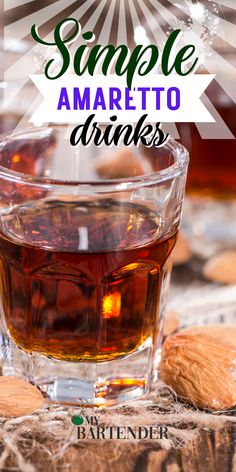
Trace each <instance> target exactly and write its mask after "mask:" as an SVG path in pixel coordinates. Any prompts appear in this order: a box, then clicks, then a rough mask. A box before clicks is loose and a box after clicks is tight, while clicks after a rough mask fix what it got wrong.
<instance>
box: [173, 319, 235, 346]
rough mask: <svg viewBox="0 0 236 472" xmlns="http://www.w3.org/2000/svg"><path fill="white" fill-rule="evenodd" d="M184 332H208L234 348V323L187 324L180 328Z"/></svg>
mask: <svg viewBox="0 0 236 472" xmlns="http://www.w3.org/2000/svg"><path fill="white" fill-rule="evenodd" d="M181 333H185V334H197V333H199V334H208V335H209V336H211V337H212V338H215V339H217V340H218V341H220V342H223V343H224V344H230V345H231V346H234V348H235V349H236V325H229V324H224V323H217V324H209V325H204V326H189V327H188V328H185V329H183V330H181Z"/></svg>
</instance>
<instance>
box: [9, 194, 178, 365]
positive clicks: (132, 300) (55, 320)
mask: <svg viewBox="0 0 236 472" xmlns="http://www.w3.org/2000/svg"><path fill="white" fill-rule="evenodd" d="M1 223H2V230H3V232H2V234H1V237H0V261H1V278H2V282H1V297H2V303H3V310H4V313H5V318H6V324H7V328H8V330H9V332H10V335H11V337H12V338H13V340H14V341H15V342H16V344H17V345H18V346H20V347H21V348H22V349H24V350H26V351H29V352H32V351H34V352H38V353H40V354H43V355H46V356H49V357H52V358H55V359H63V360H70V361H107V360H111V359H114V358H118V357H122V356H125V355H127V354H129V353H131V352H133V351H135V350H136V349H137V348H139V347H140V346H141V345H143V343H144V342H145V341H146V340H147V339H148V338H150V337H151V338H153V336H155V335H157V331H158V320H157V318H158V304H159V298H160V288H161V281H162V276H163V268H164V265H165V263H166V261H167V259H168V256H169V255H170V253H171V251H172V249H173V247H174V244H175V241H176V233H174V234H172V235H171V236H169V237H168V238H166V239H161V238H160V236H159V231H160V220H159V219H158V217H157V216H156V215H155V214H154V213H152V212H151V211H149V210H148V209H147V208H145V207H143V206H139V205H137V206H133V205H132V206H131V205H129V204H125V203H124V202H122V203H115V202H114V203H113V202H112V201H108V200H106V201H103V202H102V203H96V202H94V201H92V202H81V204H80V205H78V203H77V204H75V203H73V202H67V203H66V204H65V203H60V202H55V201H54V202H53V201H45V202H42V203H39V204H38V206H37V208H36V207H35V206H34V208H31V206H30V205H29V206H28V207H27V206H24V207H23V206H22V207H20V206H19V208H18V210H17V211H14V214H12V215H11V214H9V215H6V216H4V217H3V216H2V218H1Z"/></svg>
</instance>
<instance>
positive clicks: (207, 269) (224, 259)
mask: <svg viewBox="0 0 236 472" xmlns="http://www.w3.org/2000/svg"><path fill="white" fill-rule="evenodd" d="M203 275H204V277H206V278H207V279H209V280H212V281H214V282H219V283H222V284H236V251H223V252H221V253H219V254H217V255H215V256H212V257H211V258H210V259H209V260H208V261H207V262H206V264H205V265H204V266H203Z"/></svg>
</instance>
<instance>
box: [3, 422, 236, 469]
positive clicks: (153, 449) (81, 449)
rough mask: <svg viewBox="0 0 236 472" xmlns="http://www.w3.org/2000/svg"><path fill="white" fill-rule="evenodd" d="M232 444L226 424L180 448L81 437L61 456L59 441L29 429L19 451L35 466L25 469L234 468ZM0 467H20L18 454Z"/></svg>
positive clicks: (235, 437) (235, 435)
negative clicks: (32, 433)
mask: <svg viewBox="0 0 236 472" xmlns="http://www.w3.org/2000/svg"><path fill="white" fill-rule="evenodd" d="M35 439H36V440H37V441H38V440H39V441H38V450H36V449H34V453H32V452H31V451H32V449H31V447H30V445H31V444H32V441H34V440H35ZM235 444H236V427H231V426H229V427H226V428H223V429H222V430H221V431H218V432H216V431H209V432H206V431H202V432H201V433H200V434H199V436H198V437H197V439H196V440H194V441H192V442H191V441H190V442H189V444H188V446H187V447H184V448H182V449H176V450H174V449H171V450H164V449H161V448H160V446H158V445H157V444H156V443H155V441H149V442H134V443H130V442H129V443H127V442H125V441H123V442H122V441H119V444H117V442H115V443H114V441H89V442H88V441H86V442H83V441H80V442H78V443H74V444H73V445H70V446H68V448H67V449H66V450H65V453H64V455H63V458H60V454H61V452H62V451H61V448H60V446H59V443H57V442H56V441H54V442H53V441H51V442H50V446H49V443H48V438H47V437H46V438H45V439H43V438H42V437H41V438H40V439H39V438H34V439H32V436H31V434H30V432H29V434H28V437H27V435H26V436H25V439H24V441H22V444H21V453H22V456H23V457H24V460H26V461H27V464H29V463H30V464H32V465H33V466H34V469H31V468H29V469H27V467H26V466H23V470H24V472H34V471H35V472H36V471H37V472H41V471H42V472H45V471H50V472H59V471H60V472H61V471H63V472H64V471H66V472H72V471H73V472H234V471H236V447H235ZM34 445H35V444H34ZM1 453H2V451H1ZM0 462H1V461H0ZM0 470H1V471H3V472H9V471H10V470H14V471H15V470H20V467H19V458H18V459H17V458H16V456H15V455H14V454H12V455H10V456H9V458H8V460H7V461H6V463H5V464H4V467H3V468H1V467H0Z"/></svg>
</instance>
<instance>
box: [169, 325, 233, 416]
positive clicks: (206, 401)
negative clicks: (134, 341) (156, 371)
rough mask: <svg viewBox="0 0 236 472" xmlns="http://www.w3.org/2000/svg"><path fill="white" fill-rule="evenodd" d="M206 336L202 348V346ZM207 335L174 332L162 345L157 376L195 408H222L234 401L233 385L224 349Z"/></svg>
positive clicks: (228, 406) (230, 405) (229, 406)
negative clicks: (226, 365)
mask: <svg viewBox="0 0 236 472" xmlns="http://www.w3.org/2000/svg"><path fill="white" fill-rule="evenodd" d="M203 339H205V343H206V344H205V349H204V345H203ZM218 350H219V352H218V356H217V358H216V356H215V354H216V340H213V339H212V338H211V337H210V336H207V335H204V336H203V335H202V336H201V335H199V334H195V335H189V334H185V335H184V334H175V335H173V336H171V337H169V338H168V339H167V340H166V341H165V343H164V345H163V353H162V360H161V363H160V378H161V379H162V380H163V381H164V382H165V383H166V384H167V385H169V386H170V387H172V388H173V390H174V391H175V392H176V394H177V396H178V397H179V398H180V399H182V400H184V401H186V402H187V403H190V404H192V405H194V406H196V407H199V408H203V409H209V410H224V409H227V408H231V407H232V406H234V405H235V404H236V384H235V382H234V380H233V377H232V375H231V374H230V373H229V371H228V370H227V369H226V368H225V366H224V362H223V360H224V353H225V348H224V346H223V350H224V352H222V351H221V344H220V343H218Z"/></svg>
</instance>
